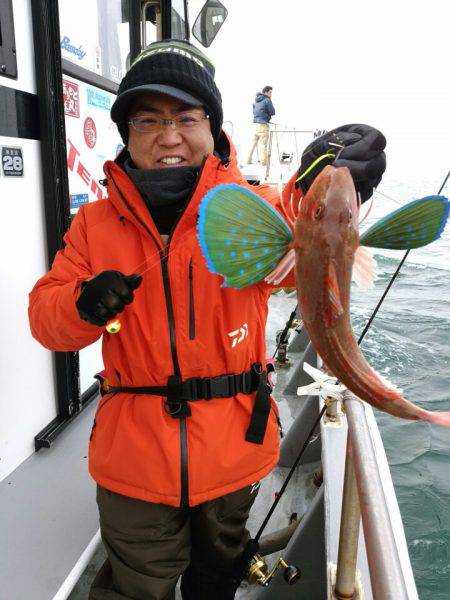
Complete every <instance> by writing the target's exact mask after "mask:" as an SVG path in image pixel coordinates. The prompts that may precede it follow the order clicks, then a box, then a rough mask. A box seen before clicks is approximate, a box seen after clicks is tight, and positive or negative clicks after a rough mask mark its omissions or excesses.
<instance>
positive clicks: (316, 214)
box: [313, 205, 323, 219]
mask: <svg viewBox="0 0 450 600" xmlns="http://www.w3.org/2000/svg"><path fill="white" fill-rule="evenodd" d="M322 215H323V206H321V205H320V206H317V207H316V210H315V211H314V213H313V217H314V219H320V218H321V217H322Z"/></svg>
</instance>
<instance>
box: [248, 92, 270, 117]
mask: <svg viewBox="0 0 450 600" xmlns="http://www.w3.org/2000/svg"><path fill="white" fill-rule="evenodd" d="M274 114H275V109H274V107H273V104H272V100H271V99H270V98H269V96H266V95H265V94H262V93H261V92H258V93H257V94H256V98H255V102H254V103H253V123H268V122H269V121H270V117H272V116H273V115H274Z"/></svg>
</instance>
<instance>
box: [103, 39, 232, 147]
mask: <svg viewBox="0 0 450 600" xmlns="http://www.w3.org/2000/svg"><path fill="white" fill-rule="evenodd" d="M214 73H215V69H214V65H213V63H212V62H211V61H210V60H209V58H207V57H206V56H205V55H204V54H203V52H202V51H201V50H199V49H198V48H196V47H195V46H194V45H193V44H191V43H190V42H187V41H185V40H162V41H160V42H154V43H153V44H150V45H149V46H147V47H146V48H145V49H144V50H143V51H142V52H141V53H140V54H139V55H138V56H137V57H136V59H135V60H134V62H133V64H132V65H131V67H130V69H129V71H128V72H127V73H126V75H125V77H124V78H123V79H122V81H121V83H120V85H119V90H118V92H117V98H116V100H115V102H114V104H113V105H112V108H111V119H112V120H113V121H114V122H115V123H117V126H118V129H119V132H120V134H121V136H122V139H123V141H124V143H125V144H126V143H127V142H128V125H127V119H128V116H129V109H130V105H131V102H132V100H133V99H134V98H135V97H136V96H137V95H139V94H141V93H144V92H158V93H161V94H166V95H168V96H171V97H173V98H177V99H179V100H181V101H183V102H186V103H187V104H191V105H192V106H200V105H201V106H203V107H204V108H205V111H206V113H207V114H208V115H209V120H210V123H211V132H212V135H213V137H214V140H215V141H217V140H218V138H219V136H220V132H221V129H222V121H223V112H222V98H221V95H220V92H219V90H218V89H217V86H216V84H215V83H214Z"/></svg>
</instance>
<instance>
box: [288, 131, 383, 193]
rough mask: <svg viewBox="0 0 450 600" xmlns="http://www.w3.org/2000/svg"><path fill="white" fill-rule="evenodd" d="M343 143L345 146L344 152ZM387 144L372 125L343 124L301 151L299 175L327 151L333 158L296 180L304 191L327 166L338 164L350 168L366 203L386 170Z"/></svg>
mask: <svg viewBox="0 0 450 600" xmlns="http://www.w3.org/2000/svg"><path fill="white" fill-rule="evenodd" d="M341 146H345V147H344V149H343V150H342V151H341V148H340V147H341ZM385 147H386V138H385V137H384V135H383V134H382V133H381V132H380V131H378V129H375V128H374V127H370V126H369V125H358V124H356V125H343V126H342V127H337V128H336V129H333V130H332V131H329V132H328V133H325V134H324V135H321V136H320V137H318V138H316V139H315V140H314V141H313V142H311V143H310V144H309V146H307V147H306V148H305V150H304V152H303V154H302V161H301V165H300V169H299V172H298V174H299V176H300V177H301V176H302V174H303V173H305V172H306V171H307V169H308V168H309V167H310V166H311V165H312V164H313V162H314V161H315V160H316V159H317V158H319V157H320V156H322V155H324V154H334V155H335V156H337V159H335V158H334V157H327V158H324V159H322V160H321V161H319V162H318V163H317V165H316V166H314V167H313V168H312V169H311V171H309V173H307V175H305V176H304V177H303V178H302V179H300V181H298V182H297V183H296V186H297V187H298V186H299V185H300V186H301V188H302V191H303V193H304V194H305V193H306V192H307V191H308V189H309V188H310V187H311V184H312V182H313V181H314V179H315V178H316V177H317V175H318V174H319V173H320V171H321V170H322V169H323V168H324V167H325V165H330V164H333V165H334V166H335V167H348V168H349V170H350V173H351V175H352V177H353V181H354V183H355V188H356V191H357V192H359V194H360V195H361V202H365V201H366V200H368V199H369V198H370V196H371V195H372V193H373V188H374V187H376V186H377V185H378V184H379V183H380V181H381V177H382V175H383V173H384V171H385V169H386V155H385V153H384V152H383V150H384V148H385Z"/></svg>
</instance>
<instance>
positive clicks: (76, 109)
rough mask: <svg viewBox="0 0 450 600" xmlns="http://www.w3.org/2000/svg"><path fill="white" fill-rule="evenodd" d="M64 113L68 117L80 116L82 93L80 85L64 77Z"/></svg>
mask: <svg viewBox="0 0 450 600" xmlns="http://www.w3.org/2000/svg"><path fill="white" fill-rule="evenodd" d="M63 96H64V114H65V115H67V116H68V117H77V119H78V118H79V117H80V95H79V91H78V85H77V84H76V83H72V81H67V79H63Z"/></svg>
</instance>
